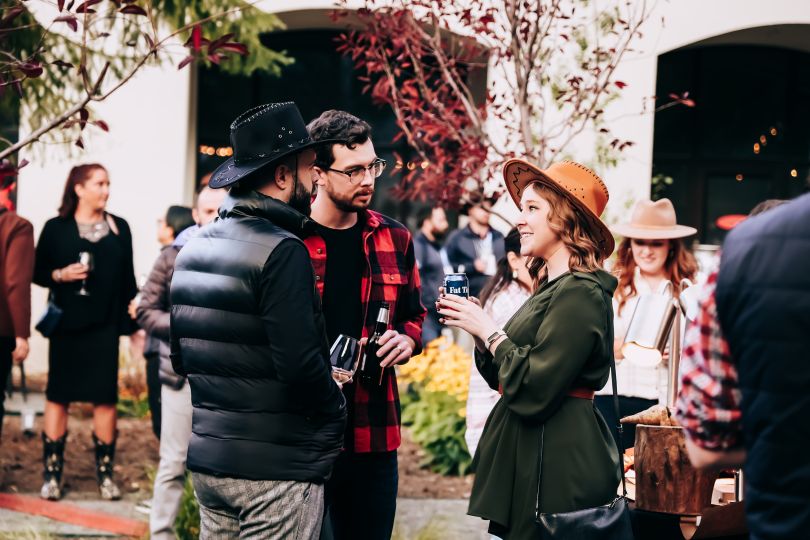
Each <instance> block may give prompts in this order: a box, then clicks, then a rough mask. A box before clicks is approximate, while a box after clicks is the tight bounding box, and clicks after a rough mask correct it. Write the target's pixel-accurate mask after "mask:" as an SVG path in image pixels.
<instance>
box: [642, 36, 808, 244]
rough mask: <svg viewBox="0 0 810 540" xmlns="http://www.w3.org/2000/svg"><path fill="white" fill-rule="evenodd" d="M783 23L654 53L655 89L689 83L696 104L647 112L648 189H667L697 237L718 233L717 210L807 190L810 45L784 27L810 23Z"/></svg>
mask: <svg viewBox="0 0 810 540" xmlns="http://www.w3.org/2000/svg"><path fill="white" fill-rule="evenodd" d="M792 26H793V27H798V28H794V29H792V30H791V31H787V32H782V33H781V38H780V39H779V40H778V41H779V42H780V43H776V42H775V41H776V40H773V39H771V40H770V41H769V39H768V36H771V37H773V35H774V33H773V32H772V31H770V32H769V30H768V28H763V29H749V30H745V31H742V32H739V33H735V34H728V35H726V36H719V37H717V38H713V39H711V40H708V41H706V42H703V43H700V44H695V45H693V46H690V47H687V48H684V49H679V50H676V51H673V52H670V53H667V54H664V55H662V56H660V57H659V59H658V74H657V83H656V87H657V90H656V95H658V96H667V95H668V94H670V93H678V94H680V93H681V92H683V91H689V92H690V97H691V98H693V99H694V100H695V102H696V104H697V105H696V107H694V108H692V109H687V108H672V109H668V110H664V111H660V112H658V113H657V114H656V116H655V134H654V149H653V177H654V183H653V189H652V192H653V198H660V197H669V198H670V199H672V200H673V202H674V203H675V205H676V208H677V209H678V213H679V218H680V221H683V222H685V223H688V224H689V225H692V226H695V227H697V228H698V230H699V231H700V232H699V238H700V241H701V242H702V243H709V244H719V243H721V242H722V240H723V238H724V236H725V232H726V231H724V230H723V229H721V228H720V227H718V226H717V219H718V218H720V217H721V216H724V215H729V214H747V213H748V212H749V211H750V210H751V208H752V207H753V206H754V205H755V204H757V203H758V202H760V201H762V200H764V199H770V198H782V199H784V198H791V197H794V196H796V195H798V194H800V193H802V192H804V191H807V190H808V187H809V186H808V180H810V129H808V126H809V125H810V51H808V50H801V49H800V48H798V47H797V45H796V44H797V43H799V41H795V42H794V40H793V39H792V38H791V36H795V35H796V31H801V32H804V35H805V36H806V35H807V32H810V28H808V27H807V26H802V25H792ZM805 41H806V40H805ZM769 43H770V44H769ZM780 44H781V45H786V46H777V45H780ZM805 46H810V45H808V44H806V43H805ZM789 47H790V48H789ZM668 179H671V180H668ZM670 181H671V183H668V182H670Z"/></svg>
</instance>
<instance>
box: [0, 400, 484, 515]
mask: <svg viewBox="0 0 810 540" xmlns="http://www.w3.org/2000/svg"><path fill="white" fill-rule="evenodd" d="M35 429H36V430H37V435H36V436H33V437H26V436H25V435H23V434H22V432H21V430H20V419H19V417H18V416H6V418H5V421H4V425H3V439H2V441H0V491H4V492H20V493H31V492H38V491H39V488H40V486H41V485H42V465H41V464H42V441H41V439H40V436H39V433H40V431H41V430H42V417H41V416H40V417H37V424H36V427H35ZM68 431H69V436H68V444H67V447H66V450H65V473H64V481H65V490H66V491H75V492H94V491H96V489H97V488H96V478H95V463H94V457H93V441H92V439H91V432H92V420H91V419H89V418H82V417H78V415H77V416H71V418H70V421H69V424H68ZM118 431H119V438H118V446H117V449H116V458H115V475H116V479H117V481H118V483H119V486H120V487H121V490H122V491H124V492H125V493H131V494H138V493H140V494H141V495H142V496H143V497H144V498H147V497H148V496H149V493H150V492H151V484H150V481H149V479H148V476H147V475H148V473H149V471H152V470H154V469H155V468H156V467H157V462H158V442H157V440H156V439H155V437H154V435H153V434H152V430H151V424H150V422H149V420H148V419H137V420H136V419H128V418H124V419H121V420H119V426H118ZM403 439H404V440H403V445H402V447H401V448H400V450H399V496H400V497H409V498H431V499H433V498H435V499H459V498H467V497H469V494H470V489H471V487H472V476H466V477H443V476H440V475H437V474H434V473H432V472H430V471H428V470H425V469H421V468H419V461H420V460H421V452H422V450H421V449H420V448H419V446H418V445H417V444H415V443H413V442H412V441H410V440H409V439H408V435H407V430H403ZM136 496H137V495H136Z"/></svg>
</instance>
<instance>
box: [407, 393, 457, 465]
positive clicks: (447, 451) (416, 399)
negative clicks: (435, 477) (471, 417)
mask: <svg viewBox="0 0 810 540" xmlns="http://www.w3.org/2000/svg"><path fill="white" fill-rule="evenodd" d="M463 407H464V403H463V402H462V401H460V400H459V399H458V398H456V397H455V396H451V395H449V394H447V393H446V392H431V391H429V390H426V389H425V388H424V387H422V386H421V385H419V384H411V385H410V386H409V387H408V390H407V391H406V393H405V395H404V396H403V398H402V423H403V424H404V425H406V426H409V427H410V429H411V433H412V435H413V439H414V441H415V442H416V443H418V444H419V445H420V446H422V448H423V449H424V450H425V453H426V457H425V459H424V460H423V461H422V466H425V467H429V468H430V469H431V470H433V471H435V472H437V473H439V474H443V475H463V474H466V473H467V471H468V470H469V468H470V463H471V461H472V460H471V458H470V453H469V451H468V450H467V443H466V442H465V441H464V432H465V430H466V422H465V420H464V417H463V416H462V415H461V410H462V409H463Z"/></svg>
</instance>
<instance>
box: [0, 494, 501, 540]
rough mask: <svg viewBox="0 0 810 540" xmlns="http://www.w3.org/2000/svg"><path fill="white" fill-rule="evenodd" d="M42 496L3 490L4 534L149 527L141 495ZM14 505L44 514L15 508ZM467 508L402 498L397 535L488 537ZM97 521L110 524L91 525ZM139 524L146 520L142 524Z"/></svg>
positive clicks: (107, 534)
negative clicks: (50, 500)
mask: <svg viewBox="0 0 810 540" xmlns="http://www.w3.org/2000/svg"><path fill="white" fill-rule="evenodd" d="M38 500H39V499H38V498H37V495H36V494H33V493H32V494H25V495H23V496H21V497H16V496H13V495H11V494H0V506H3V507H4V508H0V539H4V538H15V539H18V540H19V539H30V540H34V539H40V538H48V539H57V538H124V537H122V536H121V533H120V532H119V533H115V532H111V530H119V531H121V530H124V531H129V530H136V531H138V530H140V531H145V530H146V522H147V521H148V518H147V517H146V516H145V515H144V514H141V513H138V512H137V511H135V505H136V504H137V502H138V501H137V500H135V499H129V498H125V499H124V500H121V501H115V502H111V501H100V500H98V498H97V496H96V495H95V494H94V493H72V494H69V495H68V496H67V497H65V499H64V501H63V502H64V503H65V504H64V505H58V504H55V503H50V505H49V504H48V503H47V502H46V501H43V502H44V503H45V504H44V505H38V504H36V501H38ZM15 505H16V506H15ZM21 505H22V506H21ZM9 506H12V507H15V508H18V509H25V510H27V511H28V512H31V511H34V512H35V513H36V514H39V515H36V514H31V513H27V512H18V511H14V510H9V509H8V507H9ZM466 509H467V501H465V500H437V499H399V500H398V501H397V520H396V524H395V530H394V536H393V540H411V539H416V538H419V539H420V540H434V539H435V540H438V539H442V540H453V539H459V540H462V539H463V540H479V539H481V540H484V539H486V538H488V535H487V534H486V526H485V523H484V522H483V521H482V520H480V519H477V518H472V517H470V516H467V515H466ZM43 514H44V515H43ZM46 515H51V516H56V515H58V516H60V517H61V518H63V519H65V520H69V521H71V522H65V521H61V520H55V519H50V518H48V517H45V516H46ZM93 516H95V520H96V521H95V522H93V521H92V520H93V519H94V517H93ZM88 520H90V521H88ZM80 523H81V524H80ZM91 523H94V524H95V525H97V526H99V527H100V526H104V528H105V529H107V530H101V529H98V528H93V527H92V526H88V525H89V524H91ZM138 524H142V525H141V528H139V527H138ZM115 527H125V528H124V529H115ZM127 527H128V528H127ZM133 527H134V529H133Z"/></svg>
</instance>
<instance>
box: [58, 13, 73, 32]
mask: <svg viewBox="0 0 810 540" xmlns="http://www.w3.org/2000/svg"><path fill="white" fill-rule="evenodd" d="M53 22H63V23H65V24H67V25H68V26H69V27H70V29H71V30H73V31H74V32H75V31H77V30H78V29H79V20H78V19H77V18H76V16H75V15H62V16H61V17H57V18H55V19H54V20H53Z"/></svg>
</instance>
